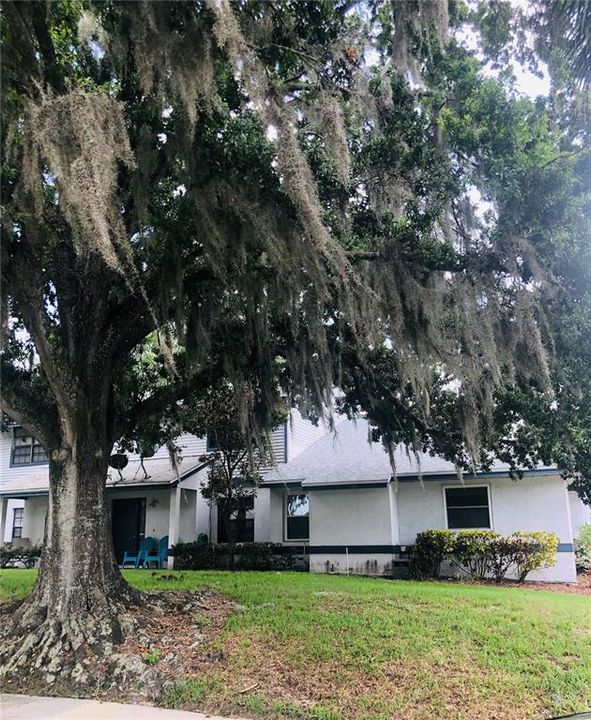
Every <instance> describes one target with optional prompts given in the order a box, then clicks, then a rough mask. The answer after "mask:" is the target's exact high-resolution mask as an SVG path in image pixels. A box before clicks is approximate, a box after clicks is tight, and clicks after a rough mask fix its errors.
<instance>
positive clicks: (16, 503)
mask: <svg viewBox="0 0 591 720" xmlns="http://www.w3.org/2000/svg"><path fill="white" fill-rule="evenodd" d="M4 502H5V503H6V508H5V512H6V525H5V526H4V537H2V538H0V541H2V542H6V543H7V542H10V541H11V540H12V526H13V525H14V511H15V509H16V508H22V507H25V501H24V500H14V499H11V498H5V499H4ZM23 517H24V513H23Z"/></svg>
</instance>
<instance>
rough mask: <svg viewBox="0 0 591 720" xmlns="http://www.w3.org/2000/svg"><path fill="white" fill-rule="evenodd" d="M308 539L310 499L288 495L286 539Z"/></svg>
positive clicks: (304, 496) (302, 495)
mask: <svg viewBox="0 0 591 720" xmlns="http://www.w3.org/2000/svg"><path fill="white" fill-rule="evenodd" d="M309 537H310V499H309V498H308V496H307V495H304V494H301V495H288V496H287V512H286V539H287V540H308V538H309Z"/></svg>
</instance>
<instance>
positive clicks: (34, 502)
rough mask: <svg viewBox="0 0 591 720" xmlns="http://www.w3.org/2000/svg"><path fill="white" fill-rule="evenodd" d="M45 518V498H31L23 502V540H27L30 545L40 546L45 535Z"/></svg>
mask: <svg viewBox="0 0 591 720" xmlns="http://www.w3.org/2000/svg"><path fill="white" fill-rule="evenodd" d="M46 516H47V497H32V498H28V500H27V501H26V502H25V512H24V513H23V535H22V536H23V538H28V539H29V540H30V542H31V545H41V544H42V543H43V535H44V533H45V518H46Z"/></svg>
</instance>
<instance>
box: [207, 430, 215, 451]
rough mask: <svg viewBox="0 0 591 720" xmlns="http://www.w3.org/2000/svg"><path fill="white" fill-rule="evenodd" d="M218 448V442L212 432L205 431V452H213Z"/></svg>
mask: <svg viewBox="0 0 591 720" xmlns="http://www.w3.org/2000/svg"><path fill="white" fill-rule="evenodd" d="M216 450H218V443H217V440H216V437H215V435H214V434H213V433H207V439H206V441H205V452H215V451H216Z"/></svg>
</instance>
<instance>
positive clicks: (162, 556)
mask: <svg viewBox="0 0 591 720" xmlns="http://www.w3.org/2000/svg"><path fill="white" fill-rule="evenodd" d="M167 560H168V535H165V536H164V537H163V538H160V542H159V543H158V547H157V548H156V547H154V548H152V549H151V550H150V551H149V552H148V553H146V555H145V557H144V567H146V568H147V567H149V566H150V563H151V562H152V563H153V562H155V563H157V567H159V568H161V567H164V566H165V564H166V561H167Z"/></svg>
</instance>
